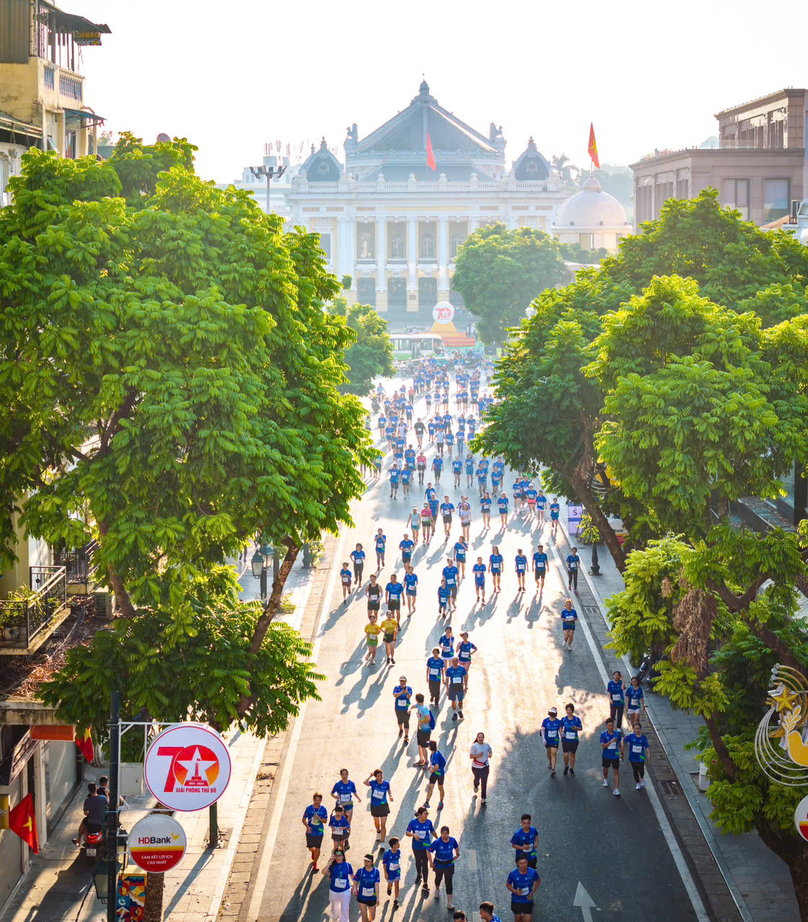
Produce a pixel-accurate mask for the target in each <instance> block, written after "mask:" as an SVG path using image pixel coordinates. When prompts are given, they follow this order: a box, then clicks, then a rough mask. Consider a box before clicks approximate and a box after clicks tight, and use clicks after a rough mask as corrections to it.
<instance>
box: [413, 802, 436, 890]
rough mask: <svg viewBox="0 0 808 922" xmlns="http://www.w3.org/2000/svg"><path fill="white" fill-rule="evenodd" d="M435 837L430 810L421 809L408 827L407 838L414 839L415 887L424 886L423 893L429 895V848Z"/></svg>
mask: <svg viewBox="0 0 808 922" xmlns="http://www.w3.org/2000/svg"><path fill="white" fill-rule="evenodd" d="M434 835H435V827H434V826H433V825H432V820H431V819H429V810H427V808H426V807H419V808H418V810H416V812H415V819H412V820H410V822H409V825H408V826H407V837H408V838H410V839H412V857H413V858H414V859H415V872H416V874H417V877H416V878H415V885H416V886H417V885H418V884H422V887H423V892H424V893H425V894H427V893H429V851H428V849H429V846H430V845H431V844H432V837H433V836H434Z"/></svg>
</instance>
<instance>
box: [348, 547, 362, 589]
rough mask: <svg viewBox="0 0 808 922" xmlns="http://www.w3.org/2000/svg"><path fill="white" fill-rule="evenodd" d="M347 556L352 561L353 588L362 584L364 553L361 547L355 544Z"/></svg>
mask: <svg viewBox="0 0 808 922" xmlns="http://www.w3.org/2000/svg"><path fill="white" fill-rule="evenodd" d="M349 556H350V558H351V560H352V561H353V572H354V587H356V586H358V585H359V584H360V583H361V582H362V571H363V570H364V569H365V552H364V551H363V550H362V545H361V544H357V545H356V548H355V549H354V550H352V551H351V553H350V555H349Z"/></svg>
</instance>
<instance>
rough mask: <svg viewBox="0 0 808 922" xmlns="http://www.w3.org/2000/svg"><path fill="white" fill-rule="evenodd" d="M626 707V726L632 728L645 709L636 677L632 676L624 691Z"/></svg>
mask: <svg viewBox="0 0 808 922" xmlns="http://www.w3.org/2000/svg"><path fill="white" fill-rule="evenodd" d="M626 705H627V707H626V715H627V717H628V725H629V726H630V727H633V726H634V723H635V722H636V721H637V720H639V719H640V712H641V711H642V710H644V709H645V696H644V695H643V691H642V686H641V685H640V680H639V679H638V678H637V676H632V678H631V685H629V687H628V688H627V689H626Z"/></svg>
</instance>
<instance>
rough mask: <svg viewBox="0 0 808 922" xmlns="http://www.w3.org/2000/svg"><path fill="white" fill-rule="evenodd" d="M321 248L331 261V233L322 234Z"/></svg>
mask: <svg viewBox="0 0 808 922" xmlns="http://www.w3.org/2000/svg"><path fill="white" fill-rule="evenodd" d="M320 249H321V250H322V251H323V253H325V258H326V259H327V260H328V262H331V234H320Z"/></svg>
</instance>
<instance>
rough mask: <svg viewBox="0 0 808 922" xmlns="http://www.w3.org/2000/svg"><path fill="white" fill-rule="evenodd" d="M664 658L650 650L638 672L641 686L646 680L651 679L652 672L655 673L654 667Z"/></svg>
mask: <svg viewBox="0 0 808 922" xmlns="http://www.w3.org/2000/svg"><path fill="white" fill-rule="evenodd" d="M661 659H664V657H663V656H662V655H661V654H659V653H657V652H656V651H655V650H649V651H648V653H646V654H645V656H644V657H643V658H642V662H641V663H640V668H639V669H638V670H637V679H638V680H639V682H640V684H642V683H643V682H644V681H645V680H646V679H648V678H650V676H651V672H652V671H653V668H654V666H655V665H656V664H657V663H658V662H659V661H660V660H661Z"/></svg>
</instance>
